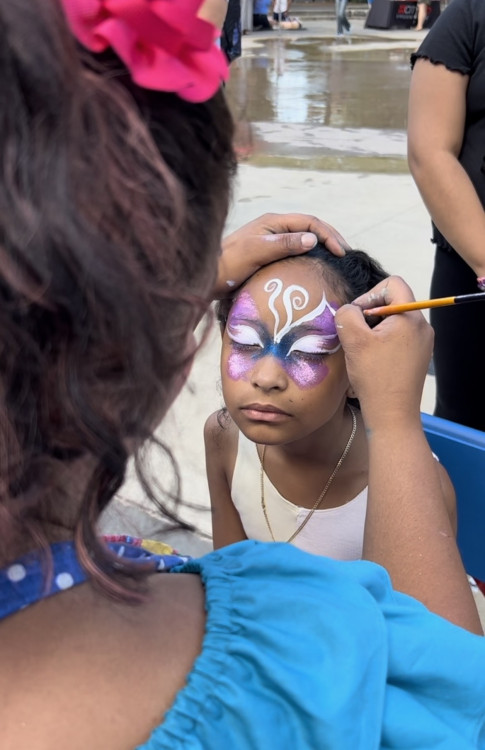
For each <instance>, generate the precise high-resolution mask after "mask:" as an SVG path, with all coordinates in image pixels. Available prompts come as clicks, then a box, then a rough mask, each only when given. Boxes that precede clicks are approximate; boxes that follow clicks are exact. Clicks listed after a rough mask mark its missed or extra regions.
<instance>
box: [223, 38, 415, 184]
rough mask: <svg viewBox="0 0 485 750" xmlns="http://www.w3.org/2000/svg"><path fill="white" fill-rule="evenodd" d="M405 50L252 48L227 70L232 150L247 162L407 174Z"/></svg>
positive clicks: (294, 42)
mask: <svg viewBox="0 0 485 750" xmlns="http://www.w3.org/2000/svg"><path fill="white" fill-rule="evenodd" d="M410 52H411V50H410V49H409V48H405V47H402V48H400V47H398V46H396V44H395V43H391V44H387V45H386V44H384V45H383V44H379V43H376V42H375V40H373V39H372V38H370V39H369V40H367V39H365V40H364V39H359V40H355V39H352V41H351V43H347V39H345V38H344V40H342V41H340V40H335V39H322V38H319V39H314V38H307V39H305V38H301V37H300V38H298V37H288V36H286V37H284V36H281V35H279V34H278V36H276V34H275V37H274V38H270V39H261V41H258V42H253V44H252V46H251V48H249V49H247V50H245V51H244V55H243V57H242V58H240V59H239V60H237V61H236V62H235V63H233V65H232V67H231V80H230V82H229V84H228V86H227V96H228V100H229V104H230V106H231V109H232V112H233V115H234V117H235V120H236V123H237V132H236V149H237V151H238V153H239V156H240V158H241V159H244V160H247V161H249V162H250V163H254V164H260V165H271V166H295V167H298V168H302V167H303V168H305V167H307V168H311V169H314V168H319V169H339V170H341V169H345V170H349V171H350V170H352V171H354V170H355V169H358V171H360V170H362V171H379V172H380V171H386V172H388V171H390V172H396V171H406V169H407V167H406V163H405V128H406V110H407V97H408V88H409V80H410V67H409V55H410Z"/></svg>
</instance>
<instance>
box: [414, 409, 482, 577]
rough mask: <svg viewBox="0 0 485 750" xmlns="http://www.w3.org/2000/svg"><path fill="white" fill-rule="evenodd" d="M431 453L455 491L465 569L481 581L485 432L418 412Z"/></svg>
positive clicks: (459, 541)
mask: <svg viewBox="0 0 485 750" xmlns="http://www.w3.org/2000/svg"><path fill="white" fill-rule="evenodd" d="M421 420H422V423H423V428H424V432H425V434H426V437H427V439H428V442H429V444H430V446H431V450H432V451H433V453H436V455H437V456H438V458H439V460H440V463H442V464H443V466H444V467H445V469H446V470H447V472H448V474H449V475H450V478H451V481H452V482H453V485H454V487H455V491H456V504H457V515H458V538H457V541H458V547H459V549H460V552H461V556H462V558H463V562H464V565H465V569H466V571H467V573H469V574H470V575H472V576H474V577H475V578H478V579H480V580H481V581H485V432H481V431H480V430H474V429H472V428H471V427H464V426H463V425H460V424H456V423H455V422H450V421H448V420H447V419H441V418H440V417H434V416H432V415H431V414H421Z"/></svg>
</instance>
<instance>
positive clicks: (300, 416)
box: [221, 259, 349, 444]
mask: <svg viewBox="0 0 485 750" xmlns="http://www.w3.org/2000/svg"><path fill="white" fill-rule="evenodd" d="M341 304H342V300H341V299H339V298H338V297H337V295H336V294H335V292H333V290H332V288H331V287H330V286H329V284H328V283H327V282H326V281H325V279H324V278H323V274H322V268H321V266H318V267H317V264H316V263H314V262H309V261H308V260H304V259H301V260H292V261H291V262H288V261H282V262H279V263H275V264H272V265H271V266H268V267H266V268H263V269H262V270H261V271H259V272H258V273H257V274H255V275H254V276H253V277H252V278H251V279H250V280H249V281H248V283H247V284H246V285H245V286H244V287H243V289H242V290H241V291H240V292H239V294H238V295H237V297H236V298H235V300H234V303H233V305H232V307H231V311H230V313H229V318H228V321H227V325H226V328H225V331H224V334H223V342H222V359H221V371H222V389H223V394H224V400H225V404H226V406H227V409H228V411H229V413H230V415H231V417H232V418H233V420H234V421H235V422H236V424H237V425H238V427H239V429H240V430H241V431H242V432H243V433H244V434H245V435H246V436H247V437H248V438H249V439H251V440H253V441H254V442H257V443H267V444H284V443H289V442H293V441H294V440H298V439H301V438H303V437H306V436H308V435H310V434H311V433H312V432H315V431H316V430H317V429H319V428H320V427H322V426H323V425H325V424H326V423H327V422H328V421H329V420H330V419H331V418H332V417H333V416H334V415H335V413H336V412H337V410H338V409H339V408H340V407H342V406H343V404H344V403H345V400H346V392H347V389H348V387H349V382H348V378H347V372H346V369H345V363H344V354H343V351H342V349H341V347H340V343H339V340H338V336H337V333H336V328H335V320H334V313H335V310H336V309H337V308H338V307H340V305H341Z"/></svg>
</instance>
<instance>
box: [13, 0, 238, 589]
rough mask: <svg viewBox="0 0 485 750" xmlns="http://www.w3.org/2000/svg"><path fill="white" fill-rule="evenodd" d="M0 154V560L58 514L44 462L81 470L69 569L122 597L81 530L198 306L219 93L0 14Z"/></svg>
mask: <svg viewBox="0 0 485 750" xmlns="http://www.w3.org/2000/svg"><path fill="white" fill-rule="evenodd" d="M0 150H1V158H0V477H1V481H0V540H1V546H2V550H3V551H4V552H5V551H7V550H8V549H9V546H10V547H11V546H12V545H13V544H14V540H15V539H16V538H17V537H18V535H19V534H20V535H25V532H26V530H29V531H30V533H31V534H32V536H33V538H34V539H35V540H36V543H38V541H39V539H40V538H41V530H42V521H43V519H44V517H45V516H46V515H47V516H48V515H49V514H51V513H52V509H53V508H59V509H60V508H61V507H62V504H63V503H67V502H69V500H68V499H67V498H66V497H65V496H63V495H62V493H61V492H59V487H58V486H57V479H56V477H57V475H58V473H59V467H60V463H59V462H61V463H62V466H63V467H65V466H66V464H67V465H69V462H74V461H75V460H76V459H78V458H87V459H88V463H89V465H91V466H92V467H93V468H92V473H91V476H90V480H89V482H88V484H87V489H86V492H85V494H84V497H83V499H82V503H81V505H80V511H79V517H78V520H77V525H76V543H77V547H78V552H79V554H80V557H81V559H82V560H83V562H84V564H85V566H86V567H87V568H89V570H90V572H91V573H92V574H93V575H94V576H95V577H97V579H98V580H99V581H100V582H101V583H103V584H104V585H105V588H107V589H108V590H109V591H110V592H111V593H112V594H113V595H120V596H125V594H126V586H125V582H124V581H125V579H123V581H122V582H121V583H120V584H119V585H118V584H117V583H116V571H117V570H120V569H122V567H123V564H124V563H122V561H118V562H117V564H116V565H115V563H114V561H113V560H112V559H111V558H110V557H109V555H108V553H107V551H106V550H105V548H104V545H103V544H102V543H101V542H100V541H99V540H98V538H97V535H96V529H95V525H96V521H97V519H98V517H99V515H100V513H101V511H102V510H103V508H104V507H105V506H106V505H107V503H108V502H109V501H110V499H111V498H112V497H113V495H114V493H115V492H116V491H117V490H118V488H119V487H120V485H121V484H122V482H123V480H124V477H125V472H126V467H127V461H128V458H129V453H133V454H134V456H135V462H136V464H137V467H138V469H140V450H141V447H142V445H143V444H144V442H145V441H146V440H147V439H149V438H150V437H151V436H152V433H153V430H154V427H155V426H156V424H157V420H158V419H159V418H160V417H161V415H162V414H163V413H164V412H165V410H166V409H167V407H168V405H169V403H170V400H171V397H172V395H171V394H172V393H173V385H174V382H175V380H176V379H177V378H178V377H180V374H181V371H182V369H183V368H184V366H185V365H186V363H187V360H188V359H190V358H191V356H192V355H193V351H190V352H188V351H187V347H186V346H185V342H186V341H187V336H188V332H189V329H190V327H191V326H192V325H193V323H194V319H195V317H196V315H197V314H199V315H200V314H202V313H203V312H204V310H205V309H206V307H207V305H208V299H207V298H204V299H202V298H200V296H197V295H196V294H194V292H193V289H194V288H195V289H203V288H206V289H207V294H206V295H205V296H206V297H208V296H209V290H210V288H211V284H212V282H213V280H214V278H215V271H216V265H217V255H218V252H219V248H220V237H221V233H222V228H223V224H224V220H225V217H226V213H227V209H228V202H229V197H230V184H231V177H232V175H233V172H234V170H235V159H234V154H233V150H232V121H231V117H230V115H229V112H228V109H227V106H226V104H225V101H224V98H223V95H222V93H218V94H217V95H216V96H214V98H213V99H212V100H210V101H208V102H206V103H203V104H189V103H188V102H185V101H183V100H181V99H179V98H178V97H177V96H175V95H173V94H164V93H159V92H153V91H144V90H141V89H139V88H137V87H136V86H135V85H134V84H132V83H131V81H130V78H129V76H128V75H127V72H126V70H125V68H124V67H123V65H122V63H121V62H120V61H119V60H118V59H117V58H116V57H115V56H114V55H113V54H111V53H108V54H105V55H103V56H100V57H98V58H96V59H95V58H94V57H92V56H89V55H88V54H87V53H85V52H83V51H81V50H80V48H79V47H78V46H77V45H76V43H75V41H74V39H73V38H72V36H71V35H70V33H69V31H68V29H67V26H66V23H65V20H64V16H63V14H62V11H61V9H60V7H59V6H58V4H57V3H56V2H55V1H54V0H53V1H52V2H44V0H2V3H1V4H0ZM201 237H203V241H201ZM140 475H141V476H142V473H141V470H140ZM71 500H72V498H71ZM165 512H166V515H168V516H169V517H170V518H172V519H176V514H175V512H174V511H171V510H169V509H168V508H166V509H165ZM125 572H126V573H127V576H128V577H127V579H126V580H127V581H129V577H130V576H131V575H132V574H133V575H134V573H133V572H132V569H130V568H129V566H127V567H126V570H125ZM133 596H135V594H133Z"/></svg>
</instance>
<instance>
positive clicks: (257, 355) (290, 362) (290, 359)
mask: <svg viewBox="0 0 485 750" xmlns="http://www.w3.org/2000/svg"><path fill="white" fill-rule="evenodd" d="M264 288H265V291H267V292H270V293H271V296H270V299H269V302H268V306H269V308H270V310H271V312H272V313H273V316H274V318H275V326H274V331H273V336H271V334H270V333H269V331H268V329H267V328H266V326H265V325H264V324H263V323H261V321H260V320H259V317H258V310H257V306H256V304H255V302H254V300H253V298H252V297H251V295H250V294H249V293H248V292H242V293H241V295H240V296H239V297H238V298H237V300H236V302H235V303H234V305H233V307H232V309H231V313H230V315H229V320H228V322H227V334H228V336H229V338H230V339H231V353H230V355H229V358H228V361H227V371H228V374H229V377H230V378H232V379H233V380H240V379H241V378H245V377H246V376H247V374H248V373H249V372H250V371H251V370H252V368H253V367H254V366H255V364H256V362H257V361H258V360H259V359H261V358H262V357H266V356H272V357H276V358H277V359H278V360H279V361H280V363H281V366H282V367H283V368H284V370H285V372H286V373H287V374H288V376H289V377H290V378H291V379H292V380H293V381H294V382H295V383H296V384H297V385H298V387H299V388H313V387H314V386H316V385H318V384H319V383H321V382H322V380H324V378H325V377H326V376H327V374H328V367H327V365H326V364H325V360H324V355H325V354H333V353H334V352H335V351H337V350H338V349H339V348H340V343H339V340H338V336H337V331H336V328H335V321H334V315H335V309H334V308H332V307H331V305H329V303H328V302H327V299H326V297H325V294H324V295H323V297H322V300H321V302H320V304H319V305H318V306H317V307H315V308H313V309H311V310H309V311H308V313H306V314H303V315H302V316H301V317H300V318H299V319H298V320H296V321H294V320H293V314H294V311H300V310H304V309H305V308H306V307H307V306H308V301H309V294H308V292H307V291H306V289H304V288H303V287H301V286H296V285H291V286H288V287H287V288H286V289H285V290H284V291H283V283H282V282H281V281H280V279H272V280H271V281H269V282H268V283H267V284H266V285H265V287H264ZM282 291H283V296H282V301H283V306H284V309H285V312H286V322H285V323H283V324H281V322H280V317H279V314H278V311H277V310H276V307H275V304H274V303H275V300H276V298H277V297H279V296H280V294H281V292H282Z"/></svg>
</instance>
